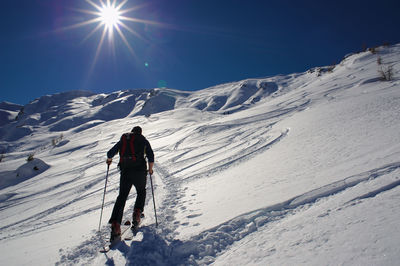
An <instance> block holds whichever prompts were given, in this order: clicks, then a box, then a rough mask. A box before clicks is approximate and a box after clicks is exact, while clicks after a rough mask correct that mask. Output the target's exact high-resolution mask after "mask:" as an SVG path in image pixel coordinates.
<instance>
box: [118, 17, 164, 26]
mask: <svg viewBox="0 0 400 266" xmlns="http://www.w3.org/2000/svg"><path fill="white" fill-rule="evenodd" d="M120 19H121V20H127V21H132V22H136V23H142V24H151V25H156V26H161V27H162V26H165V24H162V23H160V22H156V21H152V20H146V19H140V18H130V17H125V16H120Z"/></svg>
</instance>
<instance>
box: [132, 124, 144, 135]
mask: <svg viewBox="0 0 400 266" xmlns="http://www.w3.org/2000/svg"><path fill="white" fill-rule="evenodd" d="M132 133H134V134H139V135H140V134H142V128H141V127H139V126H136V127H134V128H132Z"/></svg>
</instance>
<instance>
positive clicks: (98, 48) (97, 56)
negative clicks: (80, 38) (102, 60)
mask: <svg viewBox="0 0 400 266" xmlns="http://www.w3.org/2000/svg"><path fill="white" fill-rule="evenodd" d="M106 32H107V30H106V28H104V29H103V33H102V34H101V38H100V41H99V44H98V45H97V49H96V54H95V56H94V60H93V63H92V66H91V67H90V71H89V72H90V73H92V72H93V70H94V66H95V65H96V62H97V59H98V58H99V54H100V50H101V47H102V46H103V42H104V38H105V36H106Z"/></svg>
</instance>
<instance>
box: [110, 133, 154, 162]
mask: <svg viewBox="0 0 400 266" xmlns="http://www.w3.org/2000/svg"><path fill="white" fill-rule="evenodd" d="M128 134H132V133H128ZM134 136H135V140H134V147H135V154H136V156H139V157H141V158H143V159H144V157H147V159H148V161H149V162H150V163H152V162H154V153H153V149H152V148H151V146H150V143H149V141H148V140H147V139H146V138H145V137H144V136H143V135H141V134H135V135H134ZM122 143H123V141H122V137H121V139H120V140H119V141H118V142H117V143H116V144H115V145H114V147H112V148H111V149H110V150H109V151H108V152H107V158H113V157H114V155H115V154H117V152H119V154H120V156H121V149H122ZM128 145H129V144H128Z"/></svg>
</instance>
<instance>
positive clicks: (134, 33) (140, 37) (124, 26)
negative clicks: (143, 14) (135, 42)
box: [119, 21, 149, 42]
mask: <svg viewBox="0 0 400 266" xmlns="http://www.w3.org/2000/svg"><path fill="white" fill-rule="evenodd" d="M119 26H122V27H123V28H124V29H126V30H127V31H129V32H130V33H132V34H133V35H135V36H136V37H137V38H139V39H141V40H142V41H145V42H149V41H148V40H146V39H145V38H143V37H142V36H141V35H140V34H139V33H137V32H136V31H134V30H132V29H131V28H129V27H128V26H127V25H125V23H123V22H122V21H121V22H120V23H119Z"/></svg>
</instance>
